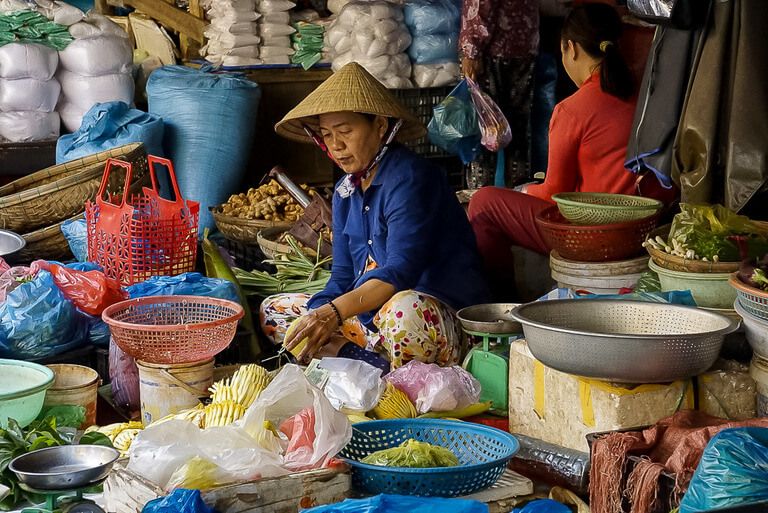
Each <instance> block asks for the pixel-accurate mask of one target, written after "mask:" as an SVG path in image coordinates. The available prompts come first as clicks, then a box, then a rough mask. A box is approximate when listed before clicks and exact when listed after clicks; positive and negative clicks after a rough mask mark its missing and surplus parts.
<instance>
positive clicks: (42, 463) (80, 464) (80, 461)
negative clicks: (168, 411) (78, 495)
mask: <svg viewBox="0 0 768 513" xmlns="http://www.w3.org/2000/svg"><path fill="white" fill-rule="evenodd" d="M119 456H120V453H118V452H117V451H116V450H115V449H112V448H111V447H102V446H100V445H62V446H60V447H48V448H46V449H39V450H37V451H33V452H30V453H27V454H23V455H21V456H19V457H18V458H16V459H14V460H13V461H12V462H11V464H10V465H9V466H8V468H10V469H11V471H13V473H15V474H16V476H17V477H18V478H19V481H20V482H21V483H23V484H25V485H27V486H29V487H30V488H34V489H36V490H74V489H78V488H83V487H86V486H89V485H92V484H94V483H98V482H99V481H101V480H102V479H104V478H105V477H107V474H109V471H110V470H112V465H113V464H114V463H115V461H116V460H117V458H118V457H119Z"/></svg>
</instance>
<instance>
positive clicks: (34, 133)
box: [0, 112, 61, 142]
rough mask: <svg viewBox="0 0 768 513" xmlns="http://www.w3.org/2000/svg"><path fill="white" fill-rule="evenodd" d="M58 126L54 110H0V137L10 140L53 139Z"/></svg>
mask: <svg viewBox="0 0 768 513" xmlns="http://www.w3.org/2000/svg"><path fill="white" fill-rule="evenodd" d="M60 126H61V121H60V119H59V115H58V114H57V113H56V112H0V137H4V138H5V139H8V140H9V141H11V142H31V141H45V140H48V139H55V138H57V137H59V129H60Z"/></svg>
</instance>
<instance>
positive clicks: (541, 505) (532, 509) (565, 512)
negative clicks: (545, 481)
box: [512, 499, 571, 513]
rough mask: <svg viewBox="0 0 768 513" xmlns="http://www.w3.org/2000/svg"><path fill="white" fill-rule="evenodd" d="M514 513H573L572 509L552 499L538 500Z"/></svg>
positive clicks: (513, 512) (514, 510) (517, 509)
mask: <svg viewBox="0 0 768 513" xmlns="http://www.w3.org/2000/svg"><path fill="white" fill-rule="evenodd" d="M512 513H571V508H569V507H568V506H566V505H565V504H563V503H561V502H557V501H554V500H552V499H538V500H535V501H531V502H529V503H528V504H526V505H525V506H523V507H522V508H515V509H513V510H512Z"/></svg>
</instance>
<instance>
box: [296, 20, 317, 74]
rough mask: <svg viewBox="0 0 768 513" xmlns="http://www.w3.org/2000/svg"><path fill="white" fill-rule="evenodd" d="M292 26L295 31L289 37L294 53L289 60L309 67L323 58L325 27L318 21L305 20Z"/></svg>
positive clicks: (303, 66)
mask: <svg viewBox="0 0 768 513" xmlns="http://www.w3.org/2000/svg"><path fill="white" fill-rule="evenodd" d="M294 27H295V28H296V33H295V34H293V36H291V38H292V42H293V48H294V50H296V53H295V54H293V56H292V57H291V62H293V63H294V64H301V67H302V68H304V69H309V68H311V67H312V66H314V65H315V64H317V63H318V62H320V60H321V59H322V58H323V44H324V39H325V27H324V26H323V25H321V24H319V23H312V22H306V21H299V22H296V24H295V25H294Z"/></svg>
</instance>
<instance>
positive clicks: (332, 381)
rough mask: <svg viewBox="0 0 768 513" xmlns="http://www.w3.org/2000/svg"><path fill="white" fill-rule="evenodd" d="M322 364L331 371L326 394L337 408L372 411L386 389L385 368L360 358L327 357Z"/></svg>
mask: <svg viewBox="0 0 768 513" xmlns="http://www.w3.org/2000/svg"><path fill="white" fill-rule="evenodd" d="M320 368H321V369H324V370H326V371H327V372H328V382H327V383H326V385H325V387H323V392H324V393H325V397H327V398H328V400H329V401H331V404H332V405H333V407H334V408H336V409H337V410H341V409H342V408H343V409H346V410H352V411H357V412H363V413H365V412H367V411H370V410H372V409H373V408H374V407H375V406H376V405H377V404H379V401H380V400H381V395H382V394H383V393H384V390H385V389H386V385H385V383H384V381H383V380H382V379H381V369H379V368H376V367H374V366H373V365H371V364H369V363H366V362H363V361H360V360H350V359H349V358H323V359H322V360H321V361H320Z"/></svg>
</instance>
